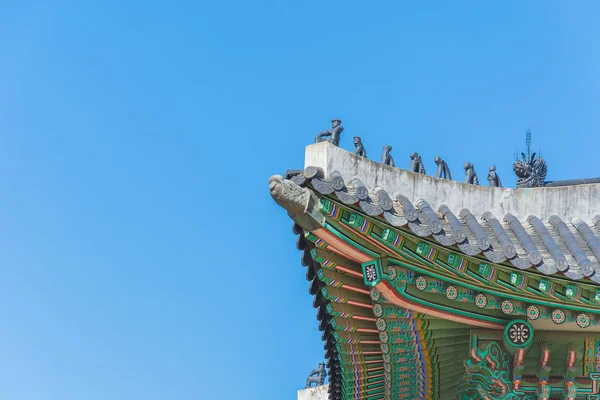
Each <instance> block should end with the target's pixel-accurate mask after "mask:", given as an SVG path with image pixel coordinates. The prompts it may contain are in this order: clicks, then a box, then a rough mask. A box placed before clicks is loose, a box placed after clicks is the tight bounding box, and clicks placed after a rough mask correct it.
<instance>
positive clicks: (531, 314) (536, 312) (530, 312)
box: [527, 306, 540, 321]
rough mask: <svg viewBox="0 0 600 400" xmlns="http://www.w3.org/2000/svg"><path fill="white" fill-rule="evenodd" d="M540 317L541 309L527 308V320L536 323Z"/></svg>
mask: <svg viewBox="0 0 600 400" xmlns="http://www.w3.org/2000/svg"><path fill="white" fill-rule="evenodd" d="M539 317H540V309H539V308H537V307H536V306H529V307H527V318H529V319H530V320H532V321H535V320H536V319H538V318H539Z"/></svg>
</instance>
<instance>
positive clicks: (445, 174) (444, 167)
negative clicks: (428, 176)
mask: <svg viewBox="0 0 600 400" xmlns="http://www.w3.org/2000/svg"><path fill="white" fill-rule="evenodd" d="M434 161H435V163H436V164H437V166H438V168H437V173H436V174H435V177H436V178H441V179H452V176H451V175H450V168H448V164H446V161H444V160H442V159H441V158H440V156H435V159H434Z"/></svg>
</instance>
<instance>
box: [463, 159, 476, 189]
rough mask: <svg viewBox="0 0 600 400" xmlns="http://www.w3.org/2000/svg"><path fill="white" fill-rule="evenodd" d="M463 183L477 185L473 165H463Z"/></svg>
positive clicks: (467, 163) (468, 163)
mask: <svg viewBox="0 0 600 400" xmlns="http://www.w3.org/2000/svg"><path fill="white" fill-rule="evenodd" d="M465 183H470V184H471V185H479V178H477V174H476V173H475V168H474V167H473V164H471V163H470V162H468V161H467V162H466V163H465Z"/></svg>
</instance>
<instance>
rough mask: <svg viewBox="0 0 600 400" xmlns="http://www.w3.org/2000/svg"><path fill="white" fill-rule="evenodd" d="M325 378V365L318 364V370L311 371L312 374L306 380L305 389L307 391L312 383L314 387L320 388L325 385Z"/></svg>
mask: <svg viewBox="0 0 600 400" xmlns="http://www.w3.org/2000/svg"><path fill="white" fill-rule="evenodd" d="M326 376H327V371H326V370H325V363H322V362H321V363H319V368H317V369H313V370H312V372H311V373H310V374H309V375H308V378H306V389H309V388H310V387H311V385H312V383H314V384H315V386H321V385H324V384H325V377H326Z"/></svg>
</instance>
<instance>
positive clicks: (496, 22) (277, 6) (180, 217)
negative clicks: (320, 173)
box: [0, 1, 600, 400]
mask: <svg viewBox="0 0 600 400" xmlns="http://www.w3.org/2000/svg"><path fill="white" fill-rule="evenodd" d="M372 3H376V4H367V3H365V2H352V1H327V2H314V1H307V2H300V1H295V2H281V1H269V2H267V1H259V2H241V1H238V2H228V1H213V2H192V1H189V2H153V1H144V2H141V1H128V2H117V1H104V2H75V1H20V2H12V3H10V2H2V3H0V19H1V23H0V54H1V60H2V61H1V62H0V77H1V78H0V93H1V96H0V188H1V191H0V193H1V194H0V265H1V271H2V274H1V279H0V304H1V306H0V354H1V355H2V358H1V362H0V398H5V399H19V400H51V399H60V400H81V399H86V400H96V399H98V400H105V399H127V400H131V399H143V400H155V399H161V400H162V399H216V398H219V399H228V400H229V399H232V400H233V399H240V398H244V399H248V400H254V399H256V400H271V399H273V400H281V399H293V398H295V395H296V394H295V391H296V390H297V389H299V388H301V387H302V386H303V384H304V379H305V377H306V374H307V373H308V372H309V371H310V370H311V369H312V368H314V367H315V366H316V365H317V363H318V362H319V361H320V360H322V358H323V350H322V348H323V346H322V343H321V341H320V332H319V331H318V329H317V321H316V315H315V311H314V309H313V308H312V299H311V297H310V295H309V294H308V284H307V282H306V281H305V280H304V274H305V271H304V268H303V267H301V265H300V262H299V261H300V254H299V252H298V251H297V250H296V249H295V239H294V237H293V235H292V233H291V222H290V220H289V219H288V217H287V216H286V215H285V212H283V211H282V210H281V209H279V208H278V207H277V206H276V205H275V204H274V203H273V201H272V200H271V198H270V196H269V194H268V178H269V176H270V175H272V174H276V173H283V172H284V171H285V170H286V169H294V168H302V166H303V156H304V146H305V145H307V144H309V143H310V142H311V141H312V139H313V138H314V136H315V134H316V133H317V132H319V131H321V130H322V129H325V128H327V127H328V126H330V122H329V121H330V120H331V118H332V117H339V118H340V119H342V120H343V125H344V127H345V131H344V133H343V136H342V142H341V146H342V147H344V148H346V149H351V148H352V137H353V136H354V135H360V136H361V137H362V138H363V143H364V144H365V146H366V149H367V151H368V153H369V155H370V156H371V157H372V158H375V159H378V158H379V157H380V154H381V153H380V151H381V149H382V147H383V146H384V145H386V144H391V145H392V146H393V147H394V150H393V155H394V158H395V160H396V164H397V165H398V166H404V167H407V166H408V164H409V154H410V153H411V152H412V151H418V152H419V153H420V154H421V155H422V157H423V160H424V161H425V166H426V168H427V171H428V172H429V173H434V171H435V164H434V163H433V158H434V156H435V155H437V154H439V155H440V156H442V157H443V158H444V159H446V160H447V162H448V163H449V165H450V167H451V169H452V172H453V176H454V177H455V178H457V179H461V180H462V179H463V175H462V170H461V167H462V164H463V162H464V161H471V162H472V163H473V164H474V165H475V169H476V171H477V172H478V174H479V176H480V180H481V181H482V183H487V182H486V181H485V177H486V175H487V168H488V167H489V165H491V164H496V165H497V168H498V173H499V174H500V176H501V178H502V181H503V183H504V184H505V185H510V186H512V185H514V182H515V178H514V177H513V174H512V171H511V165H512V161H513V154H514V152H515V150H517V149H519V150H523V148H524V132H525V130H526V129H527V127H530V128H531V129H532V131H533V147H534V149H536V150H537V149H538V148H542V150H543V154H544V157H545V158H546V160H547V162H548V168H549V172H548V179H551V180H556V179H569V178H580V177H595V176H600V171H599V170H598V168H597V165H598V164H597V161H596V160H597V154H598V150H597V149H598V131H599V129H600V113H598V104H599V100H600V54H599V52H598V43H597V42H598V38H599V37H600V25H598V23H597V19H598V15H599V11H600V6H599V5H598V3H595V2H593V1H588V2H584V1H579V2H576V3H567V2H557V1H529V2H521V1H505V2H480V1H460V2H435V1H434V2H429V3H427V4H420V5H417V3H414V4H413V3H411V4H410V5H409V3H408V2H393V1H381V2H372Z"/></svg>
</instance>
